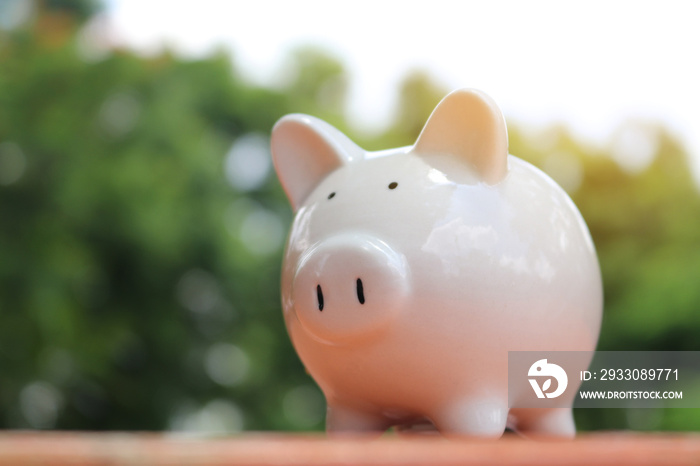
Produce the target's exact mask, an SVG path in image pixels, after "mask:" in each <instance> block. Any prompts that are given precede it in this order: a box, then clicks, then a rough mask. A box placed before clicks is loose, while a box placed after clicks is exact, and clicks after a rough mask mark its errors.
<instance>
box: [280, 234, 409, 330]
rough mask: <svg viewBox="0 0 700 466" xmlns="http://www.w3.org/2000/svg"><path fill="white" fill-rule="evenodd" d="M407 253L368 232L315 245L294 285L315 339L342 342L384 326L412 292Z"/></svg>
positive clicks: (300, 311) (298, 309) (305, 322)
mask: <svg viewBox="0 0 700 466" xmlns="http://www.w3.org/2000/svg"><path fill="white" fill-rule="evenodd" d="M408 292H409V285H408V267H407V264H406V258H405V257H404V256H403V255H401V254H398V253H397V252H396V251H394V250H393V249H392V248H391V247H390V246H389V245H388V244H386V243H385V242H383V241H381V240H378V239H377V238H373V237H370V236H368V235H364V234H344V235H340V236H335V237H332V238H329V239H327V240H325V241H322V242H321V243H318V244H317V245H316V246H315V247H313V248H311V250H310V251H308V252H307V253H306V254H305V255H304V256H303V257H302V259H301V260H300V262H299V266H298V268H297V271H296V275H295V277H294V283H293V285H292V298H293V301H294V309H295V311H296V314H297V316H298V318H299V321H300V322H301V324H302V325H303V326H304V328H306V330H307V331H309V332H310V333H311V334H312V335H314V336H315V337H316V338H318V339H320V340H323V341H326V342H331V343H341V342H342V341H344V340H348V339H354V338H358V337H363V336H368V335H371V334H373V333H375V332H376V331H378V330H381V329H382V328H385V327H386V326H387V325H388V324H389V323H390V322H391V321H392V320H393V319H394V318H395V317H396V315H397V314H398V312H399V310H400V309H401V307H402V306H403V305H404V302H405V299H406V297H407V296H408Z"/></svg>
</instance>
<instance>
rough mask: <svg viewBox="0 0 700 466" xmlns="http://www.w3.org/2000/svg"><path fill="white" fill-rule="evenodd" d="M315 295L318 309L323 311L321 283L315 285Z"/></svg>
mask: <svg viewBox="0 0 700 466" xmlns="http://www.w3.org/2000/svg"><path fill="white" fill-rule="evenodd" d="M316 297H317V298H318V310H319V311H323V290H321V285H316Z"/></svg>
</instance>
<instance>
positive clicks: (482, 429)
mask: <svg viewBox="0 0 700 466" xmlns="http://www.w3.org/2000/svg"><path fill="white" fill-rule="evenodd" d="M507 418H508V405H507V403H506V400H505V399H504V400H500V399H497V398H483V399H473V398H470V399H462V400H456V401H454V402H452V403H448V404H446V405H444V406H443V408H442V409H440V411H439V412H438V413H437V414H435V415H433V416H432V419H433V421H434V422H435V425H436V426H437V428H438V430H439V431H440V432H441V433H442V434H443V435H445V436H447V437H450V436H460V437H461V436H464V437H481V438H499V437H501V435H503V432H504V431H505V429H506V421H507Z"/></svg>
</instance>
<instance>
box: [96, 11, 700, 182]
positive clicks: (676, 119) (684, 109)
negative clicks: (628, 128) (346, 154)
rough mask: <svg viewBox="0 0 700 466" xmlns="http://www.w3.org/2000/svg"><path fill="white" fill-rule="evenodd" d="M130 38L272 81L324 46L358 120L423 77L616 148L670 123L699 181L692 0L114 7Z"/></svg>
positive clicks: (529, 120) (386, 106)
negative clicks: (641, 128)
mask: <svg viewBox="0 0 700 466" xmlns="http://www.w3.org/2000/svg"><path fill="white" fill-rule="evenodd" d="M107 4H108V14H109V17H110V22H111V23H112V25H113V27H114V28H116V31H117V32H118V36H119V37H120V40H121V41H123V42H125V43H127V44H130V45H133V46H134V47H138V48H141V49H143V50H145V51H151V50H157V49H158V48H159V47H161V46H162V45H163V44H164V43H167V44H169V45H171V46H175V47H176V48H177V49H179V50H181V51H182V52H183V53H184V54H187V55H199V54H203V53H207V52H210V51H211V50H213V49H215V48H217V47H220V46H221V45H223V46H225V47H227V48H229V49H230V50H231V51H232V52H233V54H234V57H235V60H236V63H237V64H238V67H239V69H241V71H244V72H245V73H246V76H247V77H248V78H250V79H252V80H255V81H257V82H260V83H263V84H271V85H274V83H275V78H276V77H277V76H279V74H280V70H281V68H282V66H283V62H284V58H285V56H286V54H287V52H289V51H290V50H291V49H293V48H295V47H297V46H299V45H308V44H316V45H320V46H322V47H324V48H325V49H327V50H329V51H330V52H332V53H334V54H335V55H337V56H338V58H339V59H340V60H341V61H343V62H344V63H345V64H346V65H347V67H348V70H349V73H350V79H351V82H350V112H351V113H350V115H349V116H350V118H351V121H352V122H353V123H354V124H355V125H356V126H357V127H358V128H359V129H363V130H368V131H371V130H372V129H373V128H380V127H381V125H382V124H385V123H386V122H387V120H388V119H389V118H390V117H391V112H392V110H393V108H394V103H395V99H396V93H397V85H398V83H399V81H400V80H401V78H402V77H403V76H405V74H406V73H407V72H408V71H409V70H412V69H416V68H420V69H424V70H427V71H428V72H429V73H430V74H431V75H433V76H434V77H435V78H436V79H437V80H438V82H441V83H443V84H444V85H445V86H446V87H447V88H459V87H475V88H478V89H481V90H483V91H485V92H487V93H488V94H490V95H491V96H492V97H493V98H494V99H495V100H496V101H497V102H498V103H499V105H500V106H501V108H502V109H503V111H504V113H505V115H506V119H507V120H509V121H512V122H517V123H518V124H521V125H522V124H528V125H531V126H533V127H541V126H543V125H547V124H549V123H554V122H564V123H565V124H566V125H567V126H568V127H569V128H571V129H572V130H573V131H574V133H575V134H577V135H578V136H580V137H581V138H582V139H585V140H588V141H592V142H594V143H596V144H607V143H609V142H610V141H611V138H612V136H613V133H614V131H615V130H616V129H617V128H619V126H620V124H621V123H623V122H625V121H627V120H629V119H634V120H638V121H642V122H646V121H651V122H661V123H663V124H664V125H666V126H667V127H669V128H670V129H671V130H672V131H673V132H674V134H676V135H677V136H678V137H679V138H680V139H681V141H682V142H683V143H684V144H685V145H686V147H687V148H688V150H689V151H690V152H691V153H692V155H693V157H694V162H695V168H696V170H695V175H696V179H697V180H698V181H699V182H700V116H699V115H700V62H699V61H698V46H699V45H700V27H698V24H697V18H698V8H697V4H694V2H690V1H688V2H683V1H673V0H665V1H664V2H660V1H657V2H647V1H614V0H608V1H597V0H589V1H586V2H564V1H527V2H525V1H503V0H501V1H478V2H468V1H444V0H430V1H428V2H399V1H388V0H387V1H383V0H373V1H366V0H355V1H354V2H342V3H341V2H331V1H306V0H296V1H270V0H257V1H223V0H219V1H217V0H197V1H196V2H190V1H180V0H148V1H143V0H109V1H108V2H107Z"/></svg>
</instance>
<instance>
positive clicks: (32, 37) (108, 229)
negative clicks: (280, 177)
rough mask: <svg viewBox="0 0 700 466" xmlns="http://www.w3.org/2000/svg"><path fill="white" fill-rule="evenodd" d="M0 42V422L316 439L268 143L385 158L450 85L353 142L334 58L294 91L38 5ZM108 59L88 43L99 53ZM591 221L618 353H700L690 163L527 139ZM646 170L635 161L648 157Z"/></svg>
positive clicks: (528, 151) (626, 145)
mask: <svg viewBox="0 0 700 466" xmlns="http://www.w3.org/2000/svg"><path fill="white" fill-rule="evenodd" d="M35 5H36V8H35V9H34V13H33V16H31V17H30V19H29V20H27V21H26V22H24V23H23V24H21V25H20V26H17V27H13V28H11V29H7V30H4V31H3V30H0V427H4V428H61V429H98V430H99V429H129V430H134V429H156V430H159V429H173V430H200V431H209V432H211V431H220V432H231V431H237V430H240V429H282V430H306V429H320V428H322V427H323V416H324V414H325V413H324V409H325V407H324V402H323V399H322V396H321V394H320V392H319V391H318V389H317V388H316V387H315V385H314V384H313V382H312V381H311V379H310V378H309V377H308V376H307V375H306V374H305V373H304V370H303V367H302V365H301V364H300V362H299V361H298V359H297V357H296V355H295V353H294V350H293V348H292V347H291V345H290V343H289V340H288V338H287V336H286V332H285V330H284V325H283V320H282V316H281V311H280V304H279V289H278V288H279V279H280V277H279V268H280V263H281V254H282V246H283V241H284V236H285V234H286V229H287V226H288V224H289V223H290V222H291V213H290V210H289V207H288V205H287V202H286V199H285V198H284V195H283V193H282V191H281V189H280V186H279V184H278V182H277V181H276V179H275V177H274V175H273V174H272V173H271V169H270V159H269V147H268V142H267V141H268V137H269V132H270V129H271V127H272V125H273V124H274V122H275V121H276V120H277V119H278V118H279V117H281V116H282V115H284V114H286V113H291V112H305V113H311V114H314V115H317V116H319V117H321V118H324V119H326V120H328V121H330V122H331V123H333V124H334V125H336V126H338V127H339V128H340V129H342V130H344V131H346V132H348V133H350V135H351V137H352V138H353V139H355V140H358V141H360V142H361V143H362V144H363V145H364V146H365V147H367V148H368V149H382V148H388V147H394V146H398V145H407V144H411V143H412V142H413V141H414V140H415V138H416V136H417V134H418V132H419V131H420V129H421V127H422V125H423V123H424V122H425V120H426V118H427V116H428V114H429V113H430V111H431V110H432V109H433V107H434V106H435V104H437V102H438V101H439V100H440V98H441V97H443V96H444V95H445V94H446V92H447V89H444V88H443V87H442V86H440V85H439V84H436V83H435V82H434V81H433V80H432V79H431V78H430V76H429V75H427V74H425V73H414V74H413V75H411V76H408V77H407V78H406V79H405V81H404V83H403V84H402V87H401V91H400V101H399V104H398V106H397V112H396V115H395V119H394V123H393V124H391V125H390V127H389V128H388V129H387V130H386V131H385V132H384V133H383V134H381V135H378V136H372V137H370V136H366V135H364V136H363V135H361V134H353V131H352V128H351V127H349V126H348V124H347V122H346V121H345V119H344V116H343V115H344V110H345V91H346V88H347V74H346V72H345V70H344V67H343V65H342V64H341V63H339V62H338V61H337V60H336V59H335V58H333V57H332V56H329V55H327V54H325V53H323V52H321V51H319V50H315V49H303V50H299V51H298V52H297V53H296V54H295V55H293V56H292V57H291V58H290V67H289V70H288V71H289V76H288V79H287V81H286V84H285V86H284V87H283V88H281V89H277V90H271V89H266V88H261V87H258V86H255V85H253V84H251V83H248V82H245V81H244V80H242V79H241V78H240V76H239V74H238V73H237V72H236V70H235V67H234V65H233V63H231V61H230V59H229V58H228V56H227V55H226V54H224V53H220V54H215V55H212V56H210V57H208V58H205V59H201V60H185V59H181V58H178V57H177V56H176V55H174V54H172V53H167V52H166V53H161V54H159V55H156V56H151V57H144V56H140V55H138V54H137V53H134V52H132V51H128V50H118V49H95V48H94V44H93V43H92V42H91V41H93V39H94V38H91V37H90V36H87V35H86V32H85V28H84V21H85V20H86V19H87V18H89V17H90V15H92V14H93V13H94V12H95V11H96V7H95V4H94V3H93V2H90V1H87V0H84V1H68V0H64V1H46V2H37V3H36V4H35ZM91 47H92V48H91ZM510 140H511V141H510V142H511V152H512V153H514V154H517V155H519V156H521V157H523V158H525V159H526V160H529V161H531V162H533V163H535V164H536V165H538V166H540V167H541V168H543V169H544V170H545V171H546V172H548V173H549V174H550V175H552V176H553V177H554V178H555V179H556V180H557V181H559V182H560V183H561V184H562V186H564V187H565V188H566V189H567V190H568V191H569V192H570V194H571V195H572V197H573V199H574V201H575V202H576V204H577V205H578V206H579V208H580V210H581V212H582V214H583V216H584V218H585V219H586V220H587V222H588V225H589V227H590V229H591V232H592V235H593V238H594V241H595V243H596V246H597V248H598V253H599V257H600V262H601V267H602V271H603V276H604V281H605V293H606V294H605V317H604V322H603V330H602V335H601V339H600V345H599V348H600V349H605V350H642V349H644V350H698V349H700V348H699V347H698V343H697V337H696V335H697V334H698V333H699V332H700V313H698V312H697V310H698V307H699V306H700V287H697V286H696V282H697V280H698V277H700V248H698V244H699V240H700V216H698V215H697V213H698V212H699V211H700V197H699V196H698V191H697V189H696V186H695V185H694V184H693V181H692V179H691V177H690V171H689V165H688V160H687V157H688V156H687V154H686V153H685V152H684V150H683V149H682V147H680V146H679V144H678V142H677V141H675V140H674V138H673V137H672V136H671V135H670V134H669V133H668V132H667V131H665V130H664V129H663V128H662V127H660V126H655V125H645V124H641V123H630V124H629V125H627V126H626V127H623V128H620V134H619V137H618V138H617V141H618V144H617V145H615V146H614V147H611V148H606V149H601V148H593V147H588V146H586V145H585V144H582V143H581V142H579V141H577V140H576V139H575V138H573V137H572V136H571V135H570V134H569V133H568V132H567V131H566V130H565V129H564V128H557V127H554V128H550V129H549V130H547V131H546V132H538V133H534V134H533V133H532V132H530V133H528V132H526V131H523V130H519V129H518V128H517V127H514V126H513V125H511V126H510ZM634 150H639V151H642V152H646V153H648V155H649V160H650V163H649V164H647V165H640V166H633V165H629V163H626V162H625V160H626V159H625V157H626V155H629V154H628V153H629V152H630V151H634ZM577 421H578V424H579V427H582V428H585V429H605V428H634V429H642V430H644V429H678V430H684V429H698V428H700V413H698V412H697V411H696V410H691V409H684V410H676V411H669V410H637V411H630V410H623V409H617V410H585V411H584V410H580V411H578V412H577Z"/></svg>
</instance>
